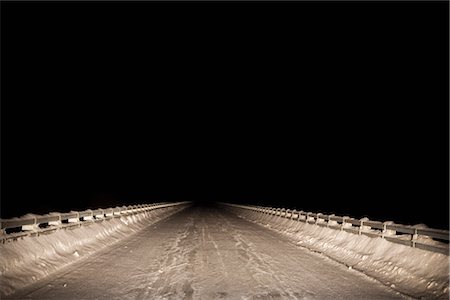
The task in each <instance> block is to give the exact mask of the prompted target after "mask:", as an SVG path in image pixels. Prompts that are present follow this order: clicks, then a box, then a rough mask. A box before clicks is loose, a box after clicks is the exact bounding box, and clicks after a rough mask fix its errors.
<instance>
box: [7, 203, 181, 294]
mask: <svg viewBox="0 0 450 300" xmlns="http://www.w3.org/2000/svg"><path fill="white" fill-rule="evenodd" d="M184 207H185V206H184ZM180 209H183V208H182V207H178V206H173V207H165V208H162V209H156V210H151V211H147V212H143V213H139V214H135V215H130V216H122V217H121V218H114V219H110V220H103V221H102V222H98V223H92V224H89V225H85V226H81V227H75V228H73V229H65V230H57V231H55V232H52V233H49V234H44V235H39V236H29V237H28V236H26V237H24V238H21V239H18V240H17V241H11V242H6V243H4V244H0V254H1V255H0V296H6V295H9V294H12V293H14V292H15V291H16V290H17V289H20V288H23V287H25V286H27V285H29V284H31V283H33V282H35V281H37V280H39V279H42V278H44V277H45V276H47V275H49V274H51V273H52V272H55V271H56V270H59V269H61V268H62V267H64V266H66V265H68V264H71V263H73V262H74V261H77V260H79V259H80V258H81V257H84V256H88V255H89V254H92V253H94V252H96V251H98V250H99V249H102V248H106V247H110V246H111V245H113V244H114V243H116V242H118V241H120V240H122V239H123V238H126V237H128V236H129V235H131V234H133V233H135V232H137V231H139V230H141V229H142V228H144V227H146V226H148V225H150V224H153V223H155V222H157V221H159V220H161V219H164V218H166V217H168V216H170V215H171V214H173V213H176V212H178V211H179V210H180ZM27 216H28V215H27Z"/></svg>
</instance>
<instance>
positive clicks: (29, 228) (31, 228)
mask: <svg viewBox="0 0 450 300" xmlns="http://www.w3.org/2000/svg"><path fill="white" fill-rule="evenodd" d="M33 218H34V224H29V225H22V231H37V230H38V229H39V224H37V218H36V217H33Z"/></svg>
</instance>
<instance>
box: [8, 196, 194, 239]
mask: <svg viewBox="0 0 450 300" xmlns="http://www.w3.org/2000/svg"><path fill="white" fill-rule="evenodd" d="M189 203H190V202H189V201H184V202H174V203H169V202H162V203H152V204H140V205H130V206H121V207H114V208H99V209H94V210H92V209H88V210H84V211H71V212H68V213H59V212H55V213H49V214H46V215H32V216H27V215H25V216H24V217H21V218H12V219H0V223H1V229H0V230H1V231H0V242H2V243H4V242H5V241H9V240H15V239H18V238H21V237H25V236H33V235H40V234H44V233H49V232H52V231H55V230H59V229H67V228H73V227H80V226H83V225H89V224H92V223H94V222H103V221H105V220H110V219H114V218H120V217H122V216H130V215H136V214H140V213H143V212H148V211H152V210H156V209H163V208H169V207H173V206H183V205H188V204H189Z"/></svg>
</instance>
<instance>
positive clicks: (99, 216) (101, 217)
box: [95, 209, 105, 220]
mask: <svg viewBox="0 0 450 300" xmlns="http://www.w3.org/2000/svg"><path fill="white" fill-rule="evenodd" d="M100 210H101V211H102V213H101V214H96V215H95V219H96V220H102V219H104V218H105V212H104V211H103V209H100Z"/></svg>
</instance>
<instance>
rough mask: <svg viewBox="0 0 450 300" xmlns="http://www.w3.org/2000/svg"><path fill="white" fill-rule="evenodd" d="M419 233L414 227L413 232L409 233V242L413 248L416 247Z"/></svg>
mask: <svg viewBox="0 0 450 300" xmlns="http://www.w3.org/2000/svg"><path fill="white" fill-rule="evenodd" d="M418 237H419V235H418V234H417V228H414V234H413V235H411V244H412V247H413V248H416V241H417V238H418Z"/></svg>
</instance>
